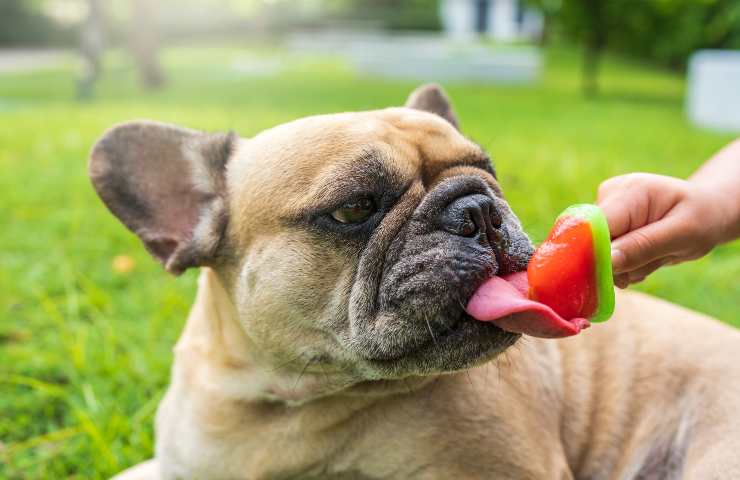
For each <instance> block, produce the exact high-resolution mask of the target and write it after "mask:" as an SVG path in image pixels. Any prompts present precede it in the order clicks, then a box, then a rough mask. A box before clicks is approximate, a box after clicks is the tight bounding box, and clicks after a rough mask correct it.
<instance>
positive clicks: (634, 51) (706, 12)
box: [530, 0, 740, 68]
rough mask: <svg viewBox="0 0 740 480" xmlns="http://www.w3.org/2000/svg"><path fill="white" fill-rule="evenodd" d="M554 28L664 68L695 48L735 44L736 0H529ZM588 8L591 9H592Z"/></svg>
mask: <svg viewBox="0 0 740 480" xmlns="http://www.w3.org/2000/svg"><path fill="white" fill-rule="evenodd" d="M530 3H532V4H534V5H536V6H538V7H539V8H541V9H543V10H544V11H545V13H546V16H547V18H548V19H549V20H550V21H551V22H554V23H555V25H554V27H555V29H556V30H559V31H560V33H561V34H563V35H565V36H566V37H568V38H570V39H574V40H577V41H579V42H581V43H583V44H585V45H586V46H588V45H589V44H590V43H591V42H592V41H593V38H594V37H595V36H601V37H603V42H604V45H605V46H607V48H609V49H611V50H613V51H618V52H622V53H625V54H628V55H632V56H636V57H639V58H644V59H647V60H650V61H653V62H656V63H658V64H662V65H666V66H670V67H679V68H680V67H683V66H684V65H685V64H686V61H687V59H688V57H689V55H691V53H692V52H694V51H695V50H697V49H700V48H740V2H738V1H737V0H530ZM594 12H596V13H595V14H594Z"/></svg>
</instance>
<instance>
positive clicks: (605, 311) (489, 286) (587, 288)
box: [467, 204, 614, 338]
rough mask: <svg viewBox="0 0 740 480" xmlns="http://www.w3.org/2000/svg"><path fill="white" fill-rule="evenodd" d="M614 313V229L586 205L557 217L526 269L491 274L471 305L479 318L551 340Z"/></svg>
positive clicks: (595, 207)
mask: <svg viewBox="0 0 740 480" xmlns="http://www.w3.org/2000/svg"><path fill="white" fill-rule="evenodd" d="M613 311H614V285H613V280H612V270H611V247H610V235H609V227H608V225H607V222H606V218H605V217H604V214H603V213H602V212H601V210H600V209H599V208H598V207H597V206H595V205H587V204H581V205H573V206H571V207H569V208H567V209H566V210H565V211H564V212H563V213H561V214H560V216H558V218H557V220H556V221H555V225H554V226H553V228H552V230H551V231H550V234H549V235H548V237H547V239H546V240H545V241H544V242H543V243H542V245H540V247H539V248H538V249H537V250H536V252H535V254H534V256H533V257H532V259H531V260H530V262H529V265H528V268H527V271H526V272H518V273H514V274H511V275H507V276H504V277H498V276H497V277H493V278H490V279H489V280H487V281H486V282H485V283H484V284H483V285H481V287H479V288H478V290H477V291H476V292H475V293H474V294H473V297H472V298H471V299H470V301H469V302H468V306H467V312H468V314H469V315H471V316H472V317H473V318H475V319H477V320H480V321H486V322H492V323H494V324H495V325H497V326H499V327H500V328H502V329H504V330H507V331H511V332H518V333H526V334H529V335H532V336H537V337H546V338H556V337H566V336H570V335H575V334H577V333H579V332H580V331H581V330H583V329H584V328H587V327H588V326H589V325H590V322H602V321H605V320H607V319H608V318H609V317H610V316H611V315H612V313H613Z"/></svg>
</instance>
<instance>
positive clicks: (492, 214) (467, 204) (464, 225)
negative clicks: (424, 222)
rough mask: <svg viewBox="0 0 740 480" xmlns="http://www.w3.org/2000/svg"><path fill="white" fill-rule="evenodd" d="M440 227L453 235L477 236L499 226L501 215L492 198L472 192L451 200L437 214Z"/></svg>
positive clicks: (489, 234)
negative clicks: (438, 214)
mask: <svg viewBox="0 0 740 480" xmlns="http://www.w3.org/2000/svg"><path fill="white" fill-rule="evenodd" d="M439 223H440V227H441V228H442V229H443V230H445V231H447V232H449V233H452V234H453V235H459V236H461V237H470V238H472V237H478V236H480V235H486V236H488V237H489V238H490V237H491V235H492V234H493V233H494V232H495V231H496V230H498V229H499V228H501V215H500V214H499V212H498V211H497V209H496V205H495V203H494V200H493V198H491V197H489V196H488V195H483V194H480V193H474V194H471V195H465V196H462V197H458V198H456V199H455V200H453V201H452V202H451V203H450V204H449V205H447V207H445V209H444V210H442V213H441V214H440V216H439Z"/></svg>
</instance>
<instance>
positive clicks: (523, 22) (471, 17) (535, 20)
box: [440, 0, 543, 42]
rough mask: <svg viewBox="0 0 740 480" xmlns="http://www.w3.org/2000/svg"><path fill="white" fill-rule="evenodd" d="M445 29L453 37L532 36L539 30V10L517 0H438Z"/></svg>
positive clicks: (504, 40) (537, 34)
mask: <svg viewBox="0 0 740 480" xmlns="http://www.w3.org/2000/svg"><path fill="white" fill-rule="evenodd" d="M440 18H441V19H442V25H443V26H444V29H445V32H447V34H448V35H450V36H451V37H454V38H470V37H474V36H476V35H485V36H488V37H490V38H493V39H494V40H498V41H503V42H510V41H513V40H522V39H535V38H537V37H538V36H539V35H540V34H541V33H542V25H543V18H542V14H541V13H540V12H539V11H537V10H535V9H531V8H526V7H525V6H524V5H523V4H522V2H521V0H440Z"/></svg>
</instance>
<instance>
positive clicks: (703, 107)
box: [0, 0, 740, 479]
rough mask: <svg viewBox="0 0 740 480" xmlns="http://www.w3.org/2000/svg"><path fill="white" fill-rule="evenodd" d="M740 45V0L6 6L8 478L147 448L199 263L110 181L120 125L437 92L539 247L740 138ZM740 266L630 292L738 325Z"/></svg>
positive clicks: (710, 265)
mask: <svg viewBox="0 0 740 480" xmlns="http://www.w3.org/2000/svg"><path fill="white" fill-rule="evenodd" d="M738 49H740V2H738V1H737V0H613V1H611V0H531V1H529V0H407V1H401V0H306V1H288V0H210V1H206V0H161V1H157V2H154V1H146V0H110V1H104V0H0V172H1V174H0V222H1V223H0V227H1V228H0V232H1V233H0V478H23V479H25V478H85V479H87V478H106V477H108V476H110V475H111V474H113V473H115V472H117V471H119V470H121V469H122V468H124V467H127V466H129V465H131V464H133V463H135V462H138V461H141V460H144V459H146V458H147V457H150V456H151V455H152V448H153V432H152V423H153V415H154V412H155V409H156V406H157V403H158V402H159V400H160V398H161V396H162V394H163V392H164V388H165V387H166V385H167V383H168V375H169V366H170V362H171V358H172V356H171V352H170V351H171V348H172V346H173V344H174V342H175V340H176V338H177V335H178V334H179V332H180V330H181V328H182V325H183V323H184V321H185V317H186V315H187V311H188V307H189V305H190V302H191V301H192V298H193V294H194V290H195V278H196V272H189V273H187V274H185V275H183V276H182V277H179V278H177V279H175V278H172V277H169V276H167V275H166V274H165V273H164V272H163V271H162V270H161V268H160V267H159V266H158V265H157V264H156V263H155V262H154V261H153V260H151V259H150V258H149V257H148V256H147V254H146V253H145V252H144V249H143V248H142V247H141V246H140V245H139V243H138V241H137V239H136V238H135V237H134V236H133V235H132V234H130V233H128V232H127V231H126V230H125V229H124V228H123V227H122V226H121V225H120V224H118V223H117V221H116V220H114V218H113V217H112V216H111V215H110V214H109V213H108V212H107V211H106V210H105V208H104V207H103V205H102V203H100V201H99V200H98V199H97V197H96V196H95V194H94V193H93V191H92V188H91V187H90V184H89V181H88V178H87V173H86V162H87V154H88V152H89V149H90V147H91V146H92V144H93V143H94V141H95V140H96V138H98V137H99V136H100V135H101V134H102V133H103V131H104V130H105V129H106V128H108V127H109V126H111V125H112V124H114V123H117V122H121V121H125V120H130V119H135V118H142V117H145V118H152V119H156V120H159V121H163V122H171V123H177V124H181V125H185V126H188V127H191V128H198V129H203V130H209V131H226V130H234V131H236V132H238V133H239V134H240V135H242V136H245V137H249V136H251V135H254V134H256V133H257V132H259V131H260V130H262V129H265V128H269V127H271V126H274V125H276V124H278V123H281V122H284V121H288V120H291V119H294V118H297V117H301V116H305V115H311V114H318V113H329V112H336V111H343V110H360V109H374V108H383V107H387V106H394V105H401V104H402V103H403V102H404V100H405V97H406V95H407V94H408V93H409V92H410V91H411V90H412V89H413V88H414V87H415V86H416V85H418V84H419V83H422V82H425V81H436V82H439V83H441V84H443V85H444V86H445V88H446V89H447V90H448V92H449V93H450V96H451V97H452V100H453V102H454V103H455V105H456V109H457V111H458V115H459V117H460V120H461V124H462V129H463V132H464V133H466V134H467V135H468V136H470V137H471V138H472V139H473V140H475V141H477V142H478V143H480V144H481V145H482V146H483V147H484V148H486V149H487V150H488V151H489V152H490V153H491V155H492V157H493V159H494V162H495V164H496V168H497V171H498V172H499V176H500V179H501V183H502V185H503V188H504V191H505V192H506V194H507V197H508V199H509V201H510V202H511V204H512V206H513V208H514V210H515V211H516V212H517V213H518V214H519V216H520V217H521V219H522V221H523V223H524V225H525V228H526V229H527V231H528V232H529V233H530V234H531V236H532V238H533V239H534V240H535V241H541V240H542V239H543V238H544V237H545V235H546V234H547V230H548V228H549V226H550V224H551V222H552V220H553V219H554V217H555V215H557V213H559V212H560V211H561V210H562V209H563V208H564V207H566V206H567V205H569V204H571V203H575V202H591V201H594V198H595V191H596V187H597V186H598V184H599V182H600V181H602V180H603V179H605V178H608V177H609V176H612V175H616V174H621V173H626V172H631V171H648V172H655V173H661V174H668V175H674V176H679V177H685V176H687V175H689V174H690V173H691V172H692V171H693V170H694V169H695V168H696V167H697V166H698V165H700V164H701V163H702V162H703V161H704V160H706V159H707V158H708V157H709V156H710V155H711V154H713V153H714V152H715V151H716V150H718V149H719V148H720V147H721V146H722V145H724V144H725V143H727V142H728V141H730V140H731V139H733V138H735V137H736V136H737V135H738V132H740V53H739V51H738ZM728 201H737V199H728ZM738 278H740V246H739V245H738V243H737V242H735V243H734V244H730V245H725V246H722V247H720V248H718V249H716V250H715V251H714V252H713V253H712V254H710V255H709V256H708V257H706V258H705V259H703V260H700V261H697V262H693V263H690V264H685V265H682V266H678V267H671V268H664V269H662V270H661V271H660V272H658V273H657V274H655V275H653V276H652V277H651V278H650V279H649V280H648V281H647V282H645V283H644V284H641V285H640V286H638V287H637V288H638V289H640V290H643V291H647V292H650V293H652V294H655V295H658V296H661V297H663V298H667V299H669V300H671V301H674V302H677V303H680V304H682V305H686V306H688V307H690V308H693V309H696V310H700V311H702V312H706V313H708V314H711V315H713V316H715V317H717V318H719V319H721V320H722V321H725V322H729V323H732V324H735V325H740V318H738V316H737V307H738V299H740V282H738V280H737V279H738Z"/></svg>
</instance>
